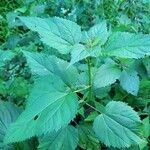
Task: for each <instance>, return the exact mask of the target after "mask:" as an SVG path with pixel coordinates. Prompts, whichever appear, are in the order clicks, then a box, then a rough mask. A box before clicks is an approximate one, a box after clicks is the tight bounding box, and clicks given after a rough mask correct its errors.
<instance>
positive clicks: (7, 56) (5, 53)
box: [0, 50, 14, 67]
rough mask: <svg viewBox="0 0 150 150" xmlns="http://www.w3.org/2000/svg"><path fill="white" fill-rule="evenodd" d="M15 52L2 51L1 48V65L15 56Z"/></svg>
mask: <svg viewBox="0 0 150 150" xmlns="http://www.w3.org/2000/svg"><path fill="white" fill-rule="evenodd" d="M13 56H14V53H13V52H11V51H2V50H0V67H2V66H3V65H4V64H5V62H6V61H7V60H10V59H11V58H13Z"/></svg>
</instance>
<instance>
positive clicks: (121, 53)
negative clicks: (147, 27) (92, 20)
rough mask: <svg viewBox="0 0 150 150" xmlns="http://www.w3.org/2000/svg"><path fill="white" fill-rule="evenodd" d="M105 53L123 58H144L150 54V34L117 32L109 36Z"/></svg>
mask: <svg viewBox="0 0 150 150" xmlns="http://www.w3.org/2000/svg"><path fill="white" fill-rule="evenodd" d="M103 53H104V54H106V55H108V56H116V57H121V58H136V59H138V58H143V57H145V56H147V55H150V35H144V34H134V33H128V32H115V33H113V34H112V35H111V36H110V37H109V39H108V42H107V44H106V45H105V47H104V50H103Z"/></svg>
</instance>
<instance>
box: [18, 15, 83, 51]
mask: <svg viewBox="0 0 150 150" xmlns="http://www.w3.org/2000/svg"><path fill="white" fill-rule="evenodd" d="M19 18H20V20H21V21H22V22H23V23H24V24H25V25H26V26H27V27H28V28H29V29H31V30H32V31H36V32H38V34H39V35H40V37H41V40H42V41H43V42H44V43H45V44H47V45H49V46H50V47H52V48H55V49H57V50H58V51H59V52H60V53H62V54H67V53H69V52H70V51H71V49H72V48H73V46H74V45H75V44H78V43H79V41H80V39H81V29H80V27H79V26H78V25H77V24H76V23H74V22H72V21H69V20H66V19H62V18H58V17H53V18H45V19H42V18H38V17H19Z"/></svg>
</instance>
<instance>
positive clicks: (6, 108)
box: [0, 102, 20, 150]
mask: <svg viewBox="0 0 150 150" xmlns="http://www.w3.org/2000/svg"><path fill="white" fill-rule="evenodd" d="M19 114H20V111H19V110H18V109H17V107H15V106H14V105H13V104H12V103H8V102H0V149H1V150H2V149H4V150H7V149H10V148H11V147H12V145H5V144H4V143H3V139H4V136H5V134H6V131H7V129H8V128H9V126H10V124H11V123H12V122H14V121H15V120H16V119H17V118H18V116H19Z"/></svg>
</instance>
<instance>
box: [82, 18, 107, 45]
mask: <svg viewBox="0 0 150 150" xmlns="http://www.w3.org/2000/svg"><path fill="white" fill-rule="evenodd" d="M107 38H108V31H107V24H106V21H103V22H101V23H99V24H96V25H94V26H93V27H91V28H90V29H89V31H88V32H83V36H82V42H84V43H86V44H88V45H89V44H90V45H91V46H95V45H99V46H100V45H103V44H105V42H106V41H107Z"/></svg>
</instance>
